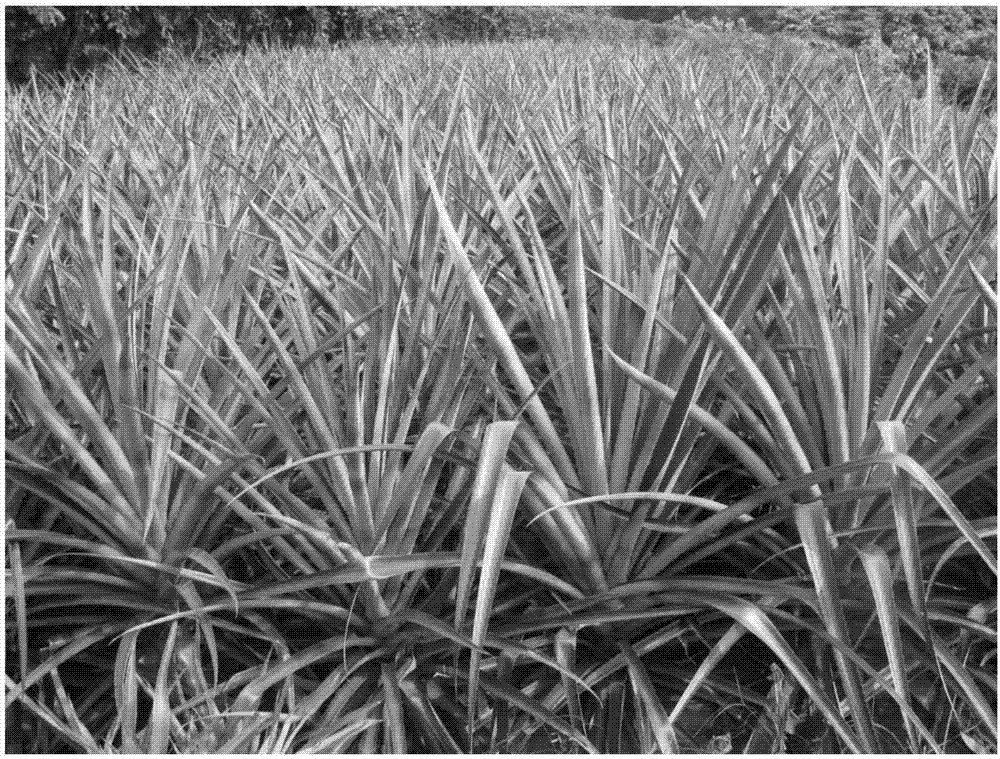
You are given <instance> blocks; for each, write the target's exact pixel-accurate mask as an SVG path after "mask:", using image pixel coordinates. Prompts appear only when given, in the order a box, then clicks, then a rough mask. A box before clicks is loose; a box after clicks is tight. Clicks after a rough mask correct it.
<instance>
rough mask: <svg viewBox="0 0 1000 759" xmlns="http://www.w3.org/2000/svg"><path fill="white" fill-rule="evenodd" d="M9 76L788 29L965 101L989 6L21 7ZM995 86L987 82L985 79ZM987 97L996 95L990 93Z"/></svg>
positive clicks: (12, 31) (985, 43)
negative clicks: (382, 47) (186, 58)
mask: <svg viewBox="0 0 1000 759" xmlns="http://www.w3.org/2000/svg"><path fill="white" fill-rule="evenodd" d="M6 23H7V26H6V40H5V41H6V57H5V62H6V78H7V81H8V82H13V83H15V84H17V83H23V82H24V81H26V79H27V77H28V74H29V71H30V68H31V66H32V65H34V66H36V67H38V68H39V69H40V70H41V71H43V72H61V73H62V74H64V75H68V74H71V73H73V72H83V71H86V70H87V69H89V68H92V67H94V66H96V65H99V64H101V63H103V62H104V61H106V60H107V59H108V57H109V56H113V55H122V54H126V53H130V54H134V55H138V56H140V57H148V56H151V55H155V54H156V53H157V52H160V51H163V50H174V51H183V52H185V53H188V54H192V53H193V54H198V55H214V54H218V53H224V52H229V51H236V50H245V49H246V47H247V46H248V45H252V44H261V45H265V46H271V45H279V46H286V47H287V46H294V45H306V46H312V47H315V46H326V45H330V44H337V43H344V42H350V41H360V42H363V41H370V40H389V41H397V42H406V41H409V42H413V41H421V40H422V41H428V40H439V41H440V40H450V41H476V40H512V39H537V38H548V39H553V40H568V39H591V40H604V41H612V40H619V41H621V40H631V39H643V40H647V41H654V42H661V43H674V44H676V41H677V39H678V38H690V37H692V36H695V37H697V36H699V35H705V34H706V33H712V38H713V39H715V38H716V37H718V35H719V33H720V32H721V33H725V32H729V33H736V34H739V35H740V36H746V35H747V32H748V31H749V32H753V33H755V34H757V35H761V36H762V37H770V36H773V35H791V36H796V37H800V38H805V39H813V40H817V41H820V40H823V41H828V42H832V43H835V44H837V45H840V46H844V47H847V48H851V49H853V48H857V47H859V46H865V45H867V46H869V47H872V46H874V47H878V48H882V50H883V55H882V61H883V64H885V65H891V66H893V67H895V68H897V69H898V70H900V71H902V72H904V73H905V74H906V75H907V76H909V77H910V78H911V79H912V80H914V81H915V82H917V83H918V84H919V82H920V78H921V77H922V75H923V74H924V72H925V70H926V65H925V64H926V61H925V57H926V55H927V52H928V50H929V51H930V55H931V57H932V58H933V61H934V64H935V66H936V70H937V72H938V75H939V76H940V79H941V82H940V84H941V86H942V92H943V94H944V95H945V96H951V97H956V98H957V99H958V100H959V101H960V102H964V103H966V104H967V103H968V102H969V101H970V100H971V98H972V96H973V95H974V93H975V90H976V87H977V86H978V84H979V81H980V79H981V78H982V76H983V73H984V71H985V70H986V69H987V68H988V67H989V65H990V64H991V63H992V62H993V61H995V60H996V55H997V11H996V8H995V7H991V6H988V5H982V6H941V7H934V6H926V7H905V8H901V7H892V6H886V7H843V6H841V7H816V6H810V7H804V8H803V7H789V8H782V7H779V6H766V7H762V6H691V7H684V6H608V7H572V6H562V7H536V8H532V7H517V6H439V7H407V6H384V7H381V6H370V7H352V6H325V7H316V6H308V7H307V6H300V7H294V6H293V7H288V6H282V7H269V6H249V7H244V6H238V7H235V6H234V7H213V8H191V7H170V6H155V7H153V6H115V7H110V6H107V7H103V6H95V7H86V6H84V7H79V6H23V7H11V8H7V9H6ZM992 91H993V92H994V93H995V84H993V85H992ZM994 97H995V94H994Z"/></svg>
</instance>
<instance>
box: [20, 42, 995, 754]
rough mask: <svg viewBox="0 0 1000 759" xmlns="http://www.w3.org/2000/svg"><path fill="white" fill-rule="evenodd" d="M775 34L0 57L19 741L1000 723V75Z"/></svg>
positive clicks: (605, 739) (463, 747) (390, 741)
mask: <svg viewBox="0 0 1000 759" xmlns="http://www.w3.org/2000/svg"><path fill="white" fill-rule="evenodd" d="M801 53H802V51H794V50H786V49H779V50H775V51H757V52H746V53H744V54H742V55H738V56H735V57H731V56H730V57H726V58H719V57H715V58H712V57H710V56H709V57H707V56H704V55H701V54H698V55H689V54H686V53H685V50H684V49H683V47H682V48H680V49H674V50H663V49H658V48H650V47H642V48H638V49H636V48H631V49H623V48H614V47H608V46H598V47H594V48H590V49H586V50H584V49H580V48H576V47H560V46H556V47H552V46H548V47H546V46H543V45H540V44H537V43H534V44H532V43H521V44H497V45H491V46H455V47H450V48H448V47H443V48H429V47H428V48H424V47H412V48H402V49H395V50H393V52H392V54H391V56H390V55H387V54H386V53H385V51H383V50H379V49H378V48H370V49H365V48H354V49H347V50H343V51H337V52H333V53H331V52H323V53H320V52H313V53H304V52H299V53H284V54H272V53H268V54H263V53H260V54H251V55H248V56H244V57H237V58H230V59H224V60H220V61H216V62H213V63H207V64H205V63H203V64H187V63H177V64H176V65H173V66H172V67H167V66H160V67H154V66H148V67H146V66H141V67H132V68H131V69H128V70H126V69H121V70H120V71H117V72H115V71H112V72H109V73H108V74H106V75H105V77H104V78H103V79H100V80H98V79H90V80H87V81H85V82H84V83H82V84H77V85H73V86H70V87H64V88H51V89H50V88H44V87H40V88H36V89H35V90H29V91H25V92H20V93H8V101H7V108H8V118H7V125H6V154H5V172H6V180H7V181H6V187H7V190H6V192H7V197H6V239H7V281H6V317H7V324H6V334H5V336H6V347H5V351H6V375H5V377H6V425H7V426H6V463H5V466H6V508H7V517H6V541H5V547H6V599H7V606H6V623H7V627H6V629H7V631H8V634H7V659H6V661H7V696H6V698H7V707H8V718H7V731H8V747H14V748H15V749H17V748H19V749H20V750H25V751H44V752H52V751H59V750H65V749H72V750H84V751H93V752H98V751H102V752H103V751H114V752H129V753H132V752H136V751H149V752H154V753H162V752H168V751H169V752H174V751H177V752H190V751H211V752H222V753H244V752H258V751H259V752H263V751H280V752H291V751H305V752H332V751H352V752H353V751H363V752H377V751H391V752H404V751H421V752H435V753H437V752H452V751H456V752H457V751H467V750H473V751H502V752H525V751H529V750H539V749H540V750H560V751H569V752H580V751H583V752H600V753H615V752H639V751H642V752H645V751H650V750H660V751H665V752H667V751H678V750H699V751H705V750H712V751H726V750H729V749H732V748H734V747H735V748H741V747H744V748H746V750H752V751H756V752H761V751H762V752H769V751H781V750H800V751H824V752H839V751H844V750H848V751H857V752H865V753H874V752H881V751H891V752H895V751H905V752H914V753H916V752H923V751H939V750H948V751H951V750H957V749H962V750H968V749H972V750H976V751H993V750H995V747H996V712H995V702H996V598H995V588H996V584H995V583H996V579H995V577H996V487H995V480H996V435H995V429H996V292H995V280H996V205H995V201H996V153H995V146H996V127H995V112H994V113H992V115H991V112H990V109H989V106H988V104H987V103H986V102H985V99H984V98H983V97H979V98H977V100H976V102H975V103H974V104H973V106H972V107H971V108H970V109H967V110H957V109H955V108H953V107H948V106H947V105H946V104H944V103H942V102H941V100H940V98H938V97H937V95H936V93H935V92H934V89H933V87H930V88H928V90H927V91H926V93H924V94H923V95H922V96H921V97H918V98H914V97H911V96H910V94H909V93H908V92H907V91H906V90H905V88H903V87H901V86H900V83H899V82H898V81H892V80H887V79H880V78H879V77H876V76H871V75H868V76H866V72H865V71H863V70H862V68H861V67H860V66H859V65H858V63H857V62H855V61H853V60H850V59H843V58H838V57H835V56H834V55H832V54H830V53H823V54H821V55H809V54H801ZM929 73H931V74H932V72H929ZM928 80H929V81H931V82H933V76H930V77H929V78H928ZM985 84H986V82H985V81H984V88H983V89H984V90H985ZM633 714H634V715H636V716H635V719H630V718H626V717H625V715H633Z"/></svg>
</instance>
